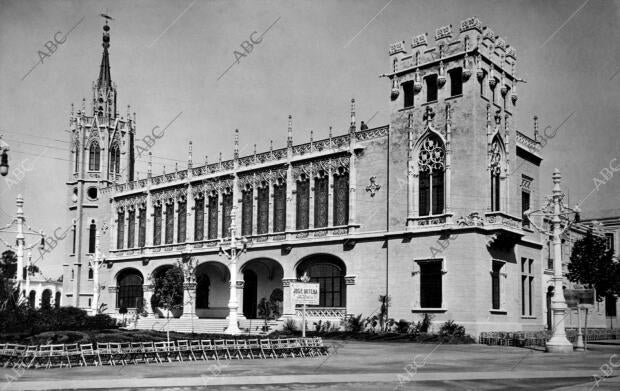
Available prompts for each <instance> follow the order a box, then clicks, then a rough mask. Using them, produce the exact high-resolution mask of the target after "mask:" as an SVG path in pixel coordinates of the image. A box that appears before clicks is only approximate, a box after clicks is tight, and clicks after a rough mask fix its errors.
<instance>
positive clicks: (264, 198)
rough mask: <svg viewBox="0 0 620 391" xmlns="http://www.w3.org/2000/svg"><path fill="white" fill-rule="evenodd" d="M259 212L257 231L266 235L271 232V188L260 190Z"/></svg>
mask: <svg viewBox="0 0 620 391" xmlns="http://www.w3.org/2000/svg"><path fill="white" fill-rule="evenodd" d="M257 203H258V210H257V211H256V212H257V216H256V219H257V220H258V221H257V223H258V224H257V227H256V229H257V231H258V233H259V234H266V233H267V232H268V231H269V186H267V185H266V186H262V187H259V188H258V202H257Z"/></svg>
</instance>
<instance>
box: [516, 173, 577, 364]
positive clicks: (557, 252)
mask: <svg viewBox="0 0 620 391" xmlns="http://www.w3.org/2000/svg"><path fill="white" fill-rule="evenodd" d="M561 179H562V175H561V174H560V170H558V169H557V168H556V169H555V170H554V171H553V194H552V196H551V197H545V198H546V204H545V205H544V206H543V207H542V209H539V210H534V211H530V210H528V211H525V215H526V216H527V218H528V219H529V222H530V224H531V225H532V226H533V227H535V228H536V229H537V230H538V231H540V232H541V233H542V234H544V235H548V236H551V237H552V240H553V254H554V256H553V279H552V280H553V287H554V289H553V298H552V299H551V310H552V311H553V329H552V333H553V334H552V336H551V339H550V340H549V341H548V342H547V347H546V349H547V351H548V352H551V353H568V352H572V351H573V344H572V343H571V342H570V341H569V340H568V339H567V338H566V330H565V326H564V318H565V317H566V310H567V306H566V300H565V299H564V292H563V289H562V282H563V275H562V241H561V238H560V236H561V235H562V234H563V233H564V232H565V231H566V230H567V229H568V228H569V227H570V226H571V224H573V222H579V213H580V211H579V207H575V209H571V208H569V207H568V206H567V205H565V204H564V202H563V200H564V196H565V195H564V193H562V190H561V189H560V182H561ZM533 216H542V217H543V222H542V225H541V226H539V225H537V224H536V222H535V221H533V220H532V219H531V218H530V217H533ZM545 218H547V219H550V220H551V227H550V228H551V229H550V230H549V229H545V227H544V220H545Z"/></svg>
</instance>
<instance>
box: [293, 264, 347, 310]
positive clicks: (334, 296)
mask: <svg viewBox="0 0 620 391" xmlns="http://www.w3.org/2000/svg"><path fill="white" fill-rule="evenodd" d="M295 273H296V275H297V278H298V279H299V278H301V277H302V276H303V274H304V273H308V276H309V277H310V281H312V282H318V283H319V297H320V303H319V306H320V307H346V305H347V294H346V293H347V287H346V282H345V276H346V274H347V267H346V264H345V262H344V261H343V260H342V259H341V258H339V257H337V256H335V255H333V254H328V253H316V254H311V255H308V256H306V257H304V258H302V259H301V260H300V261H299V262H297V264H296V265H295Z"/></svg>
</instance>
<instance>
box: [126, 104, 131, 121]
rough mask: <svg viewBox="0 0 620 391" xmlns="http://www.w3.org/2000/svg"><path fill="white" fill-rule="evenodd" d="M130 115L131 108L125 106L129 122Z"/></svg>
mask: <svg viewBox="0 0 620 391" xmlns="http://www.w3.org/2000/svg"><path fill="white" fill-rule="evenodd" d="M130 115H131V106H130V105H127V121H129V118H130Z"/></svg>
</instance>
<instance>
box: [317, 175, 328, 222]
mask: <svg viewBox="0 0 620 391" xmlns="http://www.w3.org/2000/svg"><path fill="white" fill-rule="evenodd" d="M327 181H328V179H327V177H322V178H316V179H315V180H314V227H315V228H322V227H327V217H328V216H327V207H328V205H327V202H328V193H327V192H328V183H327Z"/></svg>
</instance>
